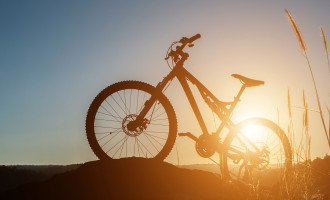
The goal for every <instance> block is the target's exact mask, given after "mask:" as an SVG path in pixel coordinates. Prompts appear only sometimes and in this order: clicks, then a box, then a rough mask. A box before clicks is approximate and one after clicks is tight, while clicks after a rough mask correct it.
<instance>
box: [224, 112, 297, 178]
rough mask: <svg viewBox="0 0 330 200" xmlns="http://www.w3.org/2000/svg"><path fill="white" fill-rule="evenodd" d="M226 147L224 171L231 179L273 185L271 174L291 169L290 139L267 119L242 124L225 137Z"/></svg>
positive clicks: (247, 121)
mask: <svg viewBox="0 0 330 200" xmlns="http://www.w3.org/2000/svg"><path fill="white" fill-rule="evenodd" d="M223 147H224V148H223V149H224V151H223V154H222V172H223V174H224V176H225V177H228V178H231V179H236V180H241V181H243V182H245V183H250V184H253V183H255V184H264V185H271V184H273V183H274V180H269V177H270V176H269V175H270V174H273V175H274V174H277V173H282V172H288V170H289V169H290V167H291V163H292V160H291V159H292V152H291V147H290V143H289V140H288V138H287V137H286V135H285V133H284V132H283V130H282V129H281V128H280V127H279V126H277V125H276V124H275V123H274V122H272V121H269V120H267V119H262V118H252V119H247V120H244V121H243V122H241V123H239V124H238V125H237V126H236V127H235V128H234V129H233V130H232V131H231V132H230V133H229V134H228V136H227V137H226V138H225V141H224V145H223ZM265 177H266V178H265ZM267 177H268V178H267ZM267 179H268V180H267Z"/></svg>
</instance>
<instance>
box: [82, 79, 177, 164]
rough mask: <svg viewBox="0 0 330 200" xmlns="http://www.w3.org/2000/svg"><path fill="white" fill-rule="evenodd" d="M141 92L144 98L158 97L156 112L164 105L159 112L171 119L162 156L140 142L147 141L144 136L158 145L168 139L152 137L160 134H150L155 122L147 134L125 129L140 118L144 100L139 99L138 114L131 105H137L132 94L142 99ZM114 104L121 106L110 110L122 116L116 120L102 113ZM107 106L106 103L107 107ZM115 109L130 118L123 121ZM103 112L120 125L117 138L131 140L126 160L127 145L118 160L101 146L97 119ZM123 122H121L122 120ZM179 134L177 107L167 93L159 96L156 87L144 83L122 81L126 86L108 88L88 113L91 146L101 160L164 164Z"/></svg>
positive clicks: (87, 125)
mask: <svg viewBox="0 0 330 200" xmlns="http://www.w3.org/2000/svg"><path fill="white" fill-rule="evenodd" d="M122 91H123V94H122V95H120V93H118V92H122ZM126 91H127V93H129V92H130V99H127V97H126ZM140 92H141V93H144V95H149V96H150V97H151V96H156V101H155V102H156V103H154V104H153V106H154V107H153V109H154V110H155V107H156V106H158V105H161V107H160V108H158V110H162V109H163V110H164V112H165V113H166V115H167V119H168V131H167V132H168V133H167V138H162V139H163V140H165V139H166V141H165V142H164V144H163V146H162V147H161V149H160V150H159V152H158V153H157V154H152V153H151V152H150V151H149V150H148V149H147V148H143V143H142V142H141V141H139V138H140V139H141V140H142V139H143V138H142V136H144V137H145V138H144V140H146V138H147V139H148V140H149V141H150V143H152V142H151V140H152V141H155V140H156V139H158V138H161V136H162V137H165V136H163V135H164V134H163V135H161V136H159V135H158V137H157V136H151V135H152V134H156V133H151V132H149V133H147V131H148V129H149V127H152V126H153V125H151V120H150V124H149V126H148V127H147V128H146V129H145V130H143V131H135V132H131V131H128V129H127V128H126V127H125V126H126V124H125V123H127V122H126V121H127V120H132V119H133V118H134V117H136V116H137V115H138V114H139V113H137V112H138V107H140V106H139V104H140V102H139V100H140V101H141V98H142V97H139V96H137V104H136V108H135V109H136V110H134V109H133V111H132V109H131V104H132V105H133V103H135V102H133V101H132V93H133V94H136V93H137V94H138V95H140ZM116 94H117V97H116ZM127 95H128V94H127ZM118 96H119V97H118ZM124 96H125V99H124V100H123V98H124ZM116 98H117V101H116ZM120 99H121V100H120ZM147 99H148V97H147V98H146V99H145V97H143V100H142V101H146V100H147ZM110 100H114V101H115V103H117V106H116V104H115V103H114V104H113V105H112V107H111V108H112V109H110V107H109V108H108V109H109V110H112V112H114V113H113V114H114V115H117V114H118V115H117V116H116V117H115V116H114V115H111V114H110V113H108V112H105V110H104V111H102V112H100V111H99V110H100V109H104V108H105V107H106V106H108V105H109V106H111V103H113V102H110V103H109V101H110ZM120 101H121V103H125V104H124V106H125V107H124V109H123V108H122V107H120V104H119V103H120ZM128 101H129V103H130V105H129V106H130V107H129V109H130V110H128V105H126V103H127V104H128ZM118 102H119V103H118ZM103 103H106V104H103ZM144 103H145V102H141V108H142V106H143V105H144ZM115 108H117V109H118V110H119V108H121V109H122V112H123V111H124V115H125V114H127V115H126V117H121V116H123V115H121V114H119V111H118V110H117V111H116V110H115ZM141 108H140V109H141ZM109 110H107V111H109ZM150 110H151V109H150ZM154 110H153V111H152V114H151V117H150V119H151V118H153V117H154V116H153V114H154V113H153V112H154ZM103 112H104V113H105V114H108V115H111V116H110V117H112V118H109V119H108V120H107V121H108V122H112V121H114V123H117V124H116V126H121V127H119V128H118V129H116V130H117V132H116V135H119V134H120V135H123V136H124V137H125V138H127V139H126V156H123V157H121V154H122V151H123V149H124V148H125V147H124V146H125V144H124V143H123V144H122V145H124V146H122V147H121V151H120V156H119V157H118V158H117V157H116V155H113V157H112V156H111V155H109V154H110V153H109V152H106V151H105V148H103V147H102V145H101V144H100V143H101V142H100V140H99V139H98V138H97V136H96V135H97V132H96V129H97V127H96V125H95V124H97V123H100V122H99V121H96V120H97V118H96V116H97V115H99V114H100V113H103ZM109 112H110V111H109ZM104 113H103V114H104ZM115 113H117V114H115ZM128 114H129V115H128ZM119 118H120V119H121V121H120V120H119ZM146 120H147V119H146ZM153 120H154V119H153ZM159 120H160V119H159ZM103 121H104V120H103ZM120 122H121V123H120ZM164 126H165V125H164ZM108 128H112V127H108ZM142 129H143V128H141V130H142ZM165 130H166V128H165ZM164 133H165V134H166V132H164ZM106 134H108V132H106ZM111 134H112V132H111V131H110V134H109V135H111ZM157 134H158V133H157ZM176 134H177V120H176V116H175V112H174V109H173V106H172V105H171V103H170V102H169V100H168V99H167V98H166V96H165V95H164V94H163V93H159V92H156V90H155V87H153V86H151V85H149V84H147V83H144V82H140V81H122V82H118V83H115V84H112V85H110V86H108V87H107V88H105V89H104V90H103V91H101V92H100V93H99V94H98V95H97V96H96V97H95V99H94V100H93V102H92V103H91V105H90V107H89V109H88V113H87V116H86V135H87V139H88V142H89V144H90V147H91V149H92V150H93V152H94V153H95V155H96V156H97V157H98V158H99V159H101V160H103V159H119V158H124V157H148V158H153V159H155V160H164V159H165V158H166V157H167V155H168V154H169V153H170V151H171V150H172V148H173V146H174V143H175V139H176ZM103 137H108V136H103ZM113 137H114V136H112V138H113ZM116 137H117V136H116ZM113 139H114V138H113ZM131 139H134V140H135V141H134V147H132V146H133V144H132V143H131V144H130V146H129V147H128V145H129V144H128V143H129V140H131ZM110 140H112V139H110ZM158 140H160V139H158ZM163 140H162V141H163ZM124 141H125V139H124ZM146 141H147V140H146ZM161 143H163V142H161V141H159V144H161ZM109 144H111V143H110V142H109ZM136 144H137V145H136ZM159 144H158V145H159ZM107 145H108V144H107ZM116 145H117V144H116ZM153 145H154V147H155V149H157V147H156V146H155V144H153ZM136 146H138V147H137V150H136ZM144 147H145V146H144ZM111 148H114V146H112V147H111ZM116 148H117V147H116ZM132 149H134V153H133V155H131V156H130V155H127V154H128V152H130V151H133V150H132ZM143 150H144V151H143ZM157 150H158V149H157ZM117 151H119V149H118V150H117ZM135 151H138V155H136V154H137V153H135ZM116 153H117V152H116ZM141 154H142V156H141ZM148 154H149V156H148Z"/></svg>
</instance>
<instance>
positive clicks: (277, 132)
mask: <svg viewBox="0 0 330 200" xmlns="http://www.w3.org/2000/svg"><path fill="white" fill-rule="evenodd" d="M251 125H252V126H260V129H259V130H261V129H262V131H263V132H261V133H258V129H256V131H255V132H256V133H257V134H259V135H256V136H255V137H256V138H257V137H260V138H262V137H263V135H266V134H268V133H266V130H268V131H270V132H269V133H273V134H274V135H273V136H274V139H278V142H279V143H278V144H280V145H277V144H276V143H274V140H273V141H272V140H270V142H272V143H273V145H272V146H275V147H277V148H279V149H280V148H281V146H282V148H283V149H282V150H281V151H279V150H278V151H279V152H280V153H281V152H282V153H283V155H284V158H283V157H281V156H283V155H280V153H279V155H277V153H276V154H275V153H274V152H270V151H269V154H271V155H272V154H273V153H274V155H275V157H276V158H269V154H268V159H269V160H268V162H269V163H268V165H269V166H268V167H272V169H275V168H280V167H281V169H283V170H284V173H286V174H288V172H289V171H290V169H291V165H292V151H291V147H290V143H289V140H288V138H287V137H286V135H285V133H284V131H283V130H282V129H281V128H280V127H279V126H277V125H276V124H275V123H274V122H272V121H270V120H267V119H263V118H250V119H247V120H244V121H242V122H240V123H239V124H237V126H236V127H235V128H234V130H233V131H231V132H230V133H229V134H228V135H227V137H226V138H225V140H224V143H223V149H224V150H223V152H222V155H221V168H222V169H221V171H222V174H223V175H224V177H226V178H231V179H239V180H243V182H246V183H249V184H250V183H252V182H254V183H256V179H255V180H252V179H254V178H255V177H253V178H252V176H251V177H250V178H247V179H245V180H244V178H242V177H240V173H241V171H240V170H241V169H239V171H238V172H239V173H238V176H236V175H237V174H235V173H237V171H235V170H237V169H235V168H234V164H233V163H234V161H235V159H233V158H235V156H233V155H235V154H234V153H232V152H233V151H232V150H230V148H234V149H238V148H237V146H235V144H238V143H244V141H243V142H242V141H239V140H242V138H243V137H241V136H240V135H241V134H242V133H243V131H244V129H245V128H246V127H248V126H251ZM263 128H265V129H263ZM238 133H240V134H239V135H238ZM252 134H255V133H252ZM239 137H240V138H239ZM244 137H245V136H244ZM250 137H251V136H250ZM266 137H267V136H265V139H267V140H269V138H266ZM235 138H237V139H235ZM234 140H235V141H234ZM236 140H237V141H239V142H236ZM260 140H261V139H260ZM235 142H236V143H235ZM244 144H245V143H244ZM244 144H241V145H242V146H244ZM254 145H256V146H258V145H257V144H254ZM265 146H267V145H265ZM244 148H245V149H247V148H248V147H244ZM244 148H242V149H244ZM251 148H252V147H251ZM274 151H275V150H274ZM256 152H257V151H256ZM265 152H266V151H265ZM246 153H249V151H246ZM230 154H232V155H231V156H230ZM274 155H273V156H274ZM229 157H232V158H229ZM278 158H280V159H281V160H279V161H278V163H277V166H276V165H275V164H274V163H271V160H270V159H272V161H276V159H278ZM249 159H252V157H251V158H248V157H247V159H246V160H247V162H250V163H252V161H249ZM283 159H284V160H283ZM231 162H232V163H231ZM235 162H237V160H236V161H235ZM243 162H244V161H243ZM243 162H242V165H243ZM280 162H283V163H280ZM237 164H238V163H237ZM242 165H241V166H242ZM241 166H240V167H241ZM247 166H248V165H247ZM250 166H255V165H252V164H251V165H250ZM257 167H258V166H257ZM268 169H269V168H265V169H264V170H265V171H266V170H268ZM244 170H246V169H244ZM234 171H235V172H234ZM246 171H247V170H246ZM251 171H252V170H250V172H251ZM250 172H249V173H250ZM268 172H269V171H268ZM251 174H252V173H250V175H251ZM260 174H261V173H259V175H260ZM235 176H236V177H235ZM259 181H260V179H259ZM258 184H259V183H258Z"/></svg>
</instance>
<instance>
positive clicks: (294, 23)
mask: <svg viewBox="0 0 330 200" xmlns="http://www.w3.org/2000/svg"><path fill="white" fill-rule="evenodd" d="M285 13H286V15H287V17H288V19H289V21H290V23H291V26H292V28H293V30H294V32H295V34H296V36H297V39H298V42H299V44H300V47H301V50H302V52H303V55H304V57H305V59H306V62H307V66H308V69H309V71H310V74H311V77H312V81H313V86H314V90H315V96H316V100H317V105H318V109H319V114H320V117H321V121H322V125H323V129H324V133H325V136H326V138H327V141H328V145H329V147H330V127H329V132H328V131H327V128H326V125H325V121H324V117H323V112H322V107H321V103H320V97H319V93H318V90H317V87H316V83H315V78H314V74H313V71H312V67H311V63H310V61H309V58H308V55H307V51H306V50H307V48H306V45H305V42H304V40H303V37H302V34H301V32H300V30H299V29H298V26H297V24H296V22H295V21H294V19H293V17H292V15H291V14H290V12H289V11H288V10H285ZM321 32H322V35H324V32H323V29H322V28H321ZM323 40H324V44H325V49H326V52H327V50H328V48H327V43H326V39H325V36H324V37H323ZM327 55H328V54H327Z"/></svg>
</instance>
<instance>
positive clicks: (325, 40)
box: [320, 26, 330, 127]
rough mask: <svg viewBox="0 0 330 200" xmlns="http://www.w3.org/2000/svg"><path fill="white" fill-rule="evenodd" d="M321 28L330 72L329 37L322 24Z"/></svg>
mask: <svg viewBox="0 0 330 200" xmlns="http://www.w3.org/2000/svg"><path fill="white" fill-rule="evenodd" d="M320 29H321V35H322V39H323V44H324V51H325V54H326V55H327V61H328V67H329V72H330V62H329V52H328V45H327V38H326V37H325V34H324V31H323V28H322V26H321V27H320ZM329 121H330V120H329ZM329 127H330V126H329Z"/></svg>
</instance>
